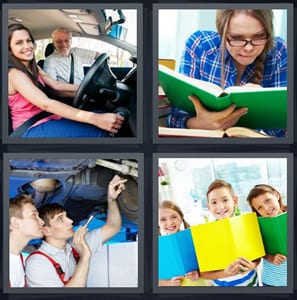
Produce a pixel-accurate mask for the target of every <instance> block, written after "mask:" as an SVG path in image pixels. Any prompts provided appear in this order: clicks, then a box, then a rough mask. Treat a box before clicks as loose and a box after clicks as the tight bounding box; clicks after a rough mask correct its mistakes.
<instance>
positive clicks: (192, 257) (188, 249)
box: [158, 229, 198, 280]
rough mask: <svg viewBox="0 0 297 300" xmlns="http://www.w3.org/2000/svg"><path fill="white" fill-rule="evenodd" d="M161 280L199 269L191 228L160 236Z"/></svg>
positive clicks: (159, 269)
mask: <svg viewBox="0 0 297 300" xmlns="http://www.w3.org/2000/svg"><path fill="white" fill-rule="evenodd" d="M158 252H159V255H158V260H159V264H158V266H159V268H158V271H159V280H162V279H170V278H172V277H175V276H184V275H185V274H186V273H188V272H190V271H194V270H198V262H197V258H196V254H195V249H194V244H193V239H192V234H191V231H190V229H185V230H183V231H180V232H177V233H174V234H171V235H165V236H160V237H159V245H158Z"/></svg>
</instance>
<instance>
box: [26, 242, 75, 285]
mask: <svg viewBox="0 0 297 300" xmlns="http://www.w3.org/2000/svg"><path fill="white" fill-rule="evenodd" d="M71 252H72V255H73V257H74V259H75V261H76V263H78V261H79V254H78V253H77V251H76V250H75V249H74V248H73V247H72V248H71ZM35 254H40V255H43V256H44V257H46V258H47V259H48V260H49V261H50V262H51V263H52V265H53V266H54V268H55V270H56V272H57V274H58V276H59V278H60V279H61V281H62V282H63V284H64V285H65V284H67V283H68V281H70V280H71V278H72V276H71V277H69V279H68V280H64V278H65V273H64V271H63V269H62V268H61V265H60V264H59V263H57V262H56V261H55V260H54V259H53V258H51V257H50V256H49V255H47V254H45V253H44V252H42V251H39V250H37V251H34V252H32V253H31V254H30V255H29V257H30V256H32V255H35Z"/></svg>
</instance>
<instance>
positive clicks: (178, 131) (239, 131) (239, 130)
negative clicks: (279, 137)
mask: <svg viewBox="0 0 297 300" xmlns="http://www.w3.org/2000/svg"><path fill="white" fill-rule="evenodd" d="M159 136H164V137H196V138H197V137H206V138H222V137H236V138H272V136H269V135H266V134H263V133H260V132H258V131H255V130H252V129H249V128H245V127H230V128H228V129H226V130H205V129H184V128H168V127H163V126H159Z"/></svg>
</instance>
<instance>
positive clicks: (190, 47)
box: [167, 31, 287, 137]
mask: <svg viewBox="0 0 297 300" xmlns="http://www.w3.org/2000/svg"><path fill="white" fill-rule="evenodd" d="M224 68H225V72H224V74H225V75H224V76H225V82H224V88H227V87H229V86H234V85H235V82H236V77H237V69H236V66H235V63H234V59H233V58H232V56H231V55H230V53H229V52H228V51H227V50H226V53H225V65H224ZM221 69H222V63H221V38H220V36H219V34H218V33H217V32H214V31H196V32H195V33H193V34H192V35H191V36H190V37H189V38H188V40H187V41H186V45H185V48H184V51H183V54H182V58H181V63H180V68H179V72H180V73H182V74H184V75H187V76H189V77H193V78H197V79H200V80H204V81H208V82H212V83H214V84H217V85H219V86H221ZM254 71H255V63H252V64H250V65H248V66H247V67H246V69H245V71H244V73H243V75H242V77H241V80H240V85H244V84H247V83H249V82H251V80H252V78H253V77H254ZM261 85H262V86H263V87H284V86H287V45H286V43H285V41H284V40H282V39H281V38H279V37H275V38H274V47H273V48H272V49H271V50H269V51H268V53H267V55H266V59H265V62H264V71H263V80H262V83H261ZM190 117H193V115H190V114H188V113H187V112H184V111H181V110H179V109H177V108H176V107H173V108H172V111H171V114H170V115H169V116H168V119H167V124H168V126H169V127H175V128H186V121H187V119H188V118H190ZM265 132H267V133H268V134H272V135H275V136H279V137H280V136H285V130H284V129H273V130H272V129H271V130H265Z"/></svg>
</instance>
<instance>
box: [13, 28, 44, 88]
mask: <svg viewBox="0 0 297 300" xmlns="http://www.w3.org/2000/svg"><path fill="white" fill-rule="evenodd" d="M18 30H25V31H27V32H28V34H29V36H30V39H31V40H32V43H33V45H35V40H34V38H33V36H32V33H31V32H30V30H29V29H28V28H27V27H25V26H24V25H22V24H11V25H9V26H8V66H9V67H11V68H15V69H17V70H20V71H22V72H24V73H25V74H26V75H27V76H28V77H29V78H31V80H32V81H33V82H34V84H35V85H37V86H38V87H39V84H38V80H37V78H38V67H37V63H36V60H35V54H34V55H33V59H32V60H31V61H30V62H29V69H30V71H31V72H30V71H29V70H28V69H27V68H26V66H25V65H24V64H23V63H22V62H21V61H20V60H19V59H18V58H16V57H15V56H14V55H13V53H12V51H11V47H10V43H11V39H12V35H13V33H14V32H15V31H18Z"/></svg>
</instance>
